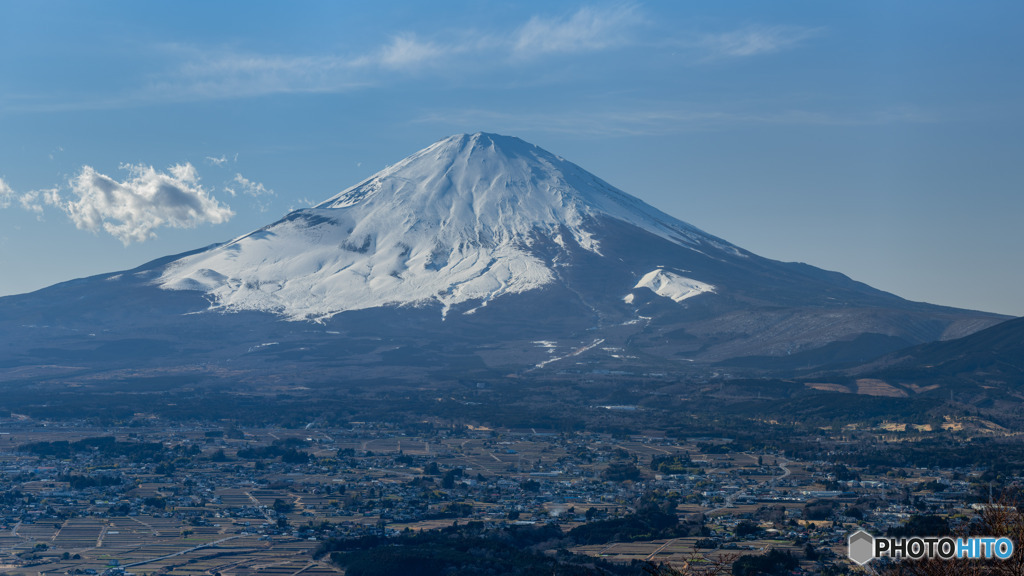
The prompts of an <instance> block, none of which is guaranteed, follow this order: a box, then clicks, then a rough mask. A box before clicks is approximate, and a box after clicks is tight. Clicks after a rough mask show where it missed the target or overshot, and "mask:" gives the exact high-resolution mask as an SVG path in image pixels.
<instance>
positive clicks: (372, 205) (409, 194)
mask: <svg viewBox="0 0 1024 576" xmlns="http://www.w3.org/2000/svg"><path fill="white" fill-rule="evenodd" d="M1001 319H1002V318H1001V317H999V316H996V315H992V314H986V313H980V312H971V311H965V310H956V309H951V308H943V307H938V306H932V305H929V304H921V303H914V302H908V301H905V300H902V299H900V298H898V297H896V296H894V295H892V294H887V293H885V292H881V291H878V290H875V289H873V288H871V287H869V286H867V285H864V284H861V283H859V282H855V281H853V280H851V279H849V278H847V277H846V276H843V275H842V274H838V273H835V272H827V271H824V270H820V269H817V268H814V267H811V266H807V265H804V264H793V263H782V262H776V261H772V260H768V259H765V258H761V257H759V256H757V255H755V254H753V253H751V252H748V251H746V250H743V249H741V248H738V247H736V246H734V245H732V244H730V243H728V242H726V241H724V240H722V239H719V238H716V237H714V236H712V235H710V234H707V233H705V232H702V231H701V230H699V229H697V228H695V227H694V226H691V225H690V224H687V223H685V222H683V221H680V220H677V219H675V218H673V217H671V216H669V215H667V214H664V213H662V212H660V211H659V210H657V209H655V208H653V207H651V206H649V205H647V204H645V203H643V202H642V201H640V200H638V199H637V198H635V197H633V196H630V195H629V194H626V193H625V192H623V191H621V190H618V189H616V188H615V187H613V186H611V185H609V184H608V183H606V182H604V181H602V180H601V179H599V178H597V177H596V176H594V175H592V174H590V173H589V172H587V171H585V170H583V169H582V168H580V167H578V166H576V165H575V164H572V163H571V162H568V161H566V160H564V159H562V158H560V157H558V156H555V155H553V154H551V153H549V152H547V151H545V150H542V149H540V148H538V147H536V146H533V145H531V144H528V143H526V142H523V141H522V140H519V139H517V138H511V137H507V136H498V135H494V134H482V133H480V134H473V135H458V136H452V137H450V138H447V139H444V140H442V141H440V142H437V143H435V144H433V145H432V146H429V147H428V148H425V149H424V150H422V151H420V152H417V153H415V154H413V155H412V156H409V157H408V158H406V159H404V160H402V161H400V162H398V163H397V164H394V165H393V166H390V167H389V168H387V169H385V170H383V171H381V172H379V173H377V174H375V175H374V176H372V177H370V178H369V179H367V180H365V181H363V182H361V183H359V184H357V185H355V186H353V187H351V188H349V189H347V190H345V191H343V192H341V193H340V194H338V195H336V196H334V197H333V198H330V199H328V200H326V201H325V202H323V203H321V204H319V205H317V206H315V207H313V208H309V209H305V210H298V211H295V212H293V213H291V214H289V215H287V216H286V217H285V218H283V219H281V220H279V221H277V222H275V223H273V224H270V225H268V226H266V227H264V228H262V229H260V230H256V231H254V232H252V233H250V234H247V235H245V236H242V237H240V238H237V239H235V240H232V241H230V242H227V243H225V244H221V245H216V246H212V247H209V248H206V249H202V250H198V251H195V252H193V253H189V254H185V255H179V256H172V257H168V258H164V259H161V260H159V261H156V262H152V263H150V264H147V265H145V266H142V267H140V268H138V269H136V270H132V271H127V272H124V273H118V274H108V275H103V276H97V277H94V278H89V279H84V280H76V281H72V282H68V283H64V284H60V285H57V286H54V287H51V288H47V289H44V290H41V291H39V292H36V293H33V294H27V295H22V296H13V297H7V298H2V299H0V350H3V351H6V352H5V353H3V354H4V356H3V357H0V377H2V376H3V374H4V373H3V370H5V369H7V370H11V371H14V372H16V373H18V374H52V373H54V371H56V373H59V374H65V373H68V371H70V372H72V373H77V372H75V370H78V369H82V370H95V369H97V368H102V369H103V370H126V369H132V370H136V371H137V370H143V369H144V370H158V371H164V372H166V371H168V370H170V371H172V372H175V371H181V370H192V371H195V372H198V373H206V374H209V373H212V372H216V371H218V370H227V369H228V368H230V370H231V371H232V374H234V375H235V376H233V378H240V377H241V376H239V375H238V374H239V373H245V374H249V375H250V376H251V377H252V378H255V379H257V380H258V379H261V378H262V379H265V378H268V377H269V376H268V375H269V374H272V373H288V374H290V375H294V374H297V373H298V372H297V371H296V368H298V367H301V368H302V370H301V373H302V374H303V377H304V378H307V379H318V378H321V379H322V378H328V379H336V378H338V374H344V375H345V377H346V378H420V377H423V376H426V375H433V376H435V377H436V376H437V374H442V373H443V374H444V375H445V376H446V377H451V378H460V377H470V376H471V375H478V374H490V375H501V374H508V373H510V372H514V373H522V372H524V371H533V372H537V371H541V372H544V371H546V372H547V373H554V372H552V371H556V372H559V373H563V374H565V373H577V372H584V373H586V372H597V373H618V374H642V373H648V372H651V371H657V372H658V373H669V374H671V373H672V372H673V371H680V372H682V371H687V372H692V371H695V370H696V371H705V372H707V371H711V370H717V369H719V368H715V365H716V363H717V364H718V365H721V364H722V363H725V364H727V365H732V366H744V367H747V368H750V369H757V368H759V367H762V366H777V365H779V364H780V359H787V358H791V359H793V363H795V364H794V365H798V366H799V367H801V368H806V367H815V366H820V365H822V364H826V363H829V362H856V361H864V360H867V359H868V358H867V357H868V356H872V355H874V356H877V355H880V354H883V353H885V352H889V351H892V350H894V349H896V348H899V347H902V346H906V345H911V344H918V343H922V342H929V341H934V340H939V339H946V338H953V337H957V336H962V335H965V334H968V333H971V332H974V331H976V330H979V329H982V328H985V327H987V326H990V325H992V324H994V323H996V322H998V321H1000V320H1001ZM783 363H785V362H783ZM187 366H191V367H192V368H184V367H187ZM5 367H6V368H5ZM238 371H241V372H238ZM247 371H248V372H247ZM14 372H10V373H14ZM164 372H161V373H164ZM289 377H290V378H294V377H295V376H289Z"/></svg>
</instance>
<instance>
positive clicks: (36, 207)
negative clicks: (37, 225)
mask: <svg viewBox="0 0 1024 576" xmlns="http://www.w3.org/2000/svg"><path fill="white" fill-rule="evenodd" d="M18 203H19V204H21V207H22V208H24V209H25V210H27V211H29V212H34V213H35V214H36V217H37V218H40V219H42V216H43V206H44V205H50V206H59V205H60V191H59V190H58V189H57V188H50V189H47V190H32V191H31V192H26V193H24V194H22V195H21V196H19V197H18Z"/></svg>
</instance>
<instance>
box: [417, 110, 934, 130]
mask: <svg viewBox="0 0 1024 576" xmlns="http://www.w3.org/2000/svg"><path fill="white" fill-rule="evenodd" d="M415 121H416V122H418V123H423V124H444V125H446V126H460V127H465V128H466V129H467V130H469V129H473V128H474V127H476V126H480V125H487V126H491V127H492V128H493V129H494V130H499V131H501V130H507V131H510V132H515V131H523V130H528V131H537V132H547V133H564V134H575V135H581V136H591V135H600V136H636V135H647V136H651V135H663V134H679V133H687V132H702V131H708V130H722V129H728V128H730V127H737V126H749V125H771V124H779V125H791V126H867V125H881V124H926V123H931V122H935V121H936V117H935V116H934V115H933V114H930V113H928V111H926V110H920V109H916V108H889V109H885V110H879V111H874V110H866V111H816V110H799V109H784V110H777V111H743V110H741V109H733V110H730V109H729V107H728V106H724V105H723V107H722V108H720V109H709V108H697V107H695V108H692V109H686V108H685V107H673V106H667V105H656V104H651V103H649V102H645V103H643V104H642V105H636V106H634V107H633V109H629V108H628V107H627V108H620V109H615V110H612V109H609V110H595V111H585V110H574V111H571V112H558V113H554V112H539V113H530V112H517V113H513V112H503V111H494V110H483V109H468V110H449V111H440V112H433V113H430V114H427V115H424V116H421V117H420V118H417V119H416V120H415Z"/></svg>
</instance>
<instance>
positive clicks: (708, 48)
mask: <svg viewBox="0 0 1024 576" xmlns="http://www.w3.org/2000/svg"><path fill="white" fill-rule="evenodd" d="M820 33H821V29H819V28H800V27H795V26H747V27H745V28H741V29H739V30H734V31H732V32H725V33H722V34H705V35H702V36H700V37H699V38H698V39H697V40H696V42H695V44H696V46H697V47H698V48H700V49H701V50H702V51H703V52H704V53H705V59H706V60H718V59H723V58H744V57H748V56H757V55H760V54H770V53H772V52H778V51H780V50H784V49H787V48H791V47H793V46H796V45H797V44H799V43H800V42H803V41H804V40H807V39H808V38H812V37H814V36H817V35H819V34H820Z"/></svg>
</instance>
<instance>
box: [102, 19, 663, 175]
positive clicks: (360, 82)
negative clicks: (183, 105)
mask: <svg viewBox="0 0 1024 576" xmlns="http://www.w3.org/2000/svg"><path fill="white" fill-rule="evenodd" d="M643 21H644V19H643V17H642V16H641V12H640V9H639V7H638V6H637V5H635V4H622V5H615V6H611V7H585V8H581V9H579V10H578V11H576V12H574V13H572V14H570V15H568V16H565V17H561V18H551V17H544V16H534V17H532V18H530V19H529V20H528V21H526V23H524V24H522V25H520V26H518V27H510V28H509V29H506V30H504V31H491V32H480V31H466V30H461V31H457V32H456V31H444V32H441V33H438V34H436V35H433V36H431V37H426V38H424V37H421V36H419V35H417V34H415V33H412V32H403V33H398V34H394V35H392V36H390V37H388V38H387V40H386V41H384V42H383V43H381V44H379V45H378V46H376V47H371V48H369V49H366V50H357V51H353V52H350V53H345V52H341V53H332V54H299V55H286V54H264V53H258V52H246V51H239V50H237V49H234V48H229V47H211V46H194V45H187V44H164V45H162V46H161V50H162V51H163V53H164V54H165V56H167V57H169V58H170V60H172V61H176V62H177V64H175V65H173V66H172V67H171V68H170V69H167V70H164V71H160V72H155V73H153V74H152V75H151V76H150V78H149V79H148V81H147V83H146V85H145V86H144V87H142V88H140V89H139V90H137V91H136V92H135V93H134V94H132V95H129V96H126V97H125V99H128V100H136V101H138V102H141V103H148V102H160V101H193V100H207V99H228V98H244V97H254V96H264V95H270V94H288V93H341V92H350V91H353V90H359V89H364V88H368V87H371V86H375V85H379V84H380V83H381V82H384V81H387V79H388V78H390V77H391V76H392V75H395V74H399V75H403V74H419V73H422V72H423V71H425V70H434V69H440V68H443V67H445V66H447V67H452V66H461V65H466V64H469V65H472V64H474V63H476V64H479V63H481V62H486V63H487V65H488V68H491V67H493V66H494V65H495V64H498V65H502V64H509V63H512V62H515V61H522V60H524V59H529V58H533V57H538V56H542V55H545V54H551V53H583V52H592V51H598V50H605V49H609V48H612V47H615V46H622V45H625V44H628V43H629V42H630V41H631V39H632V37H633V32H634V31H635V29H636V27H637V26H638V25H639V24H641V23H642V22H643ZM125 99H121V100H118V101H112V102H111V103H110V105H111V106H120V105H124V104H125V101H124V100H125ZM208 160H211V161H212V160H215V158H208Z"/></svg>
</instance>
